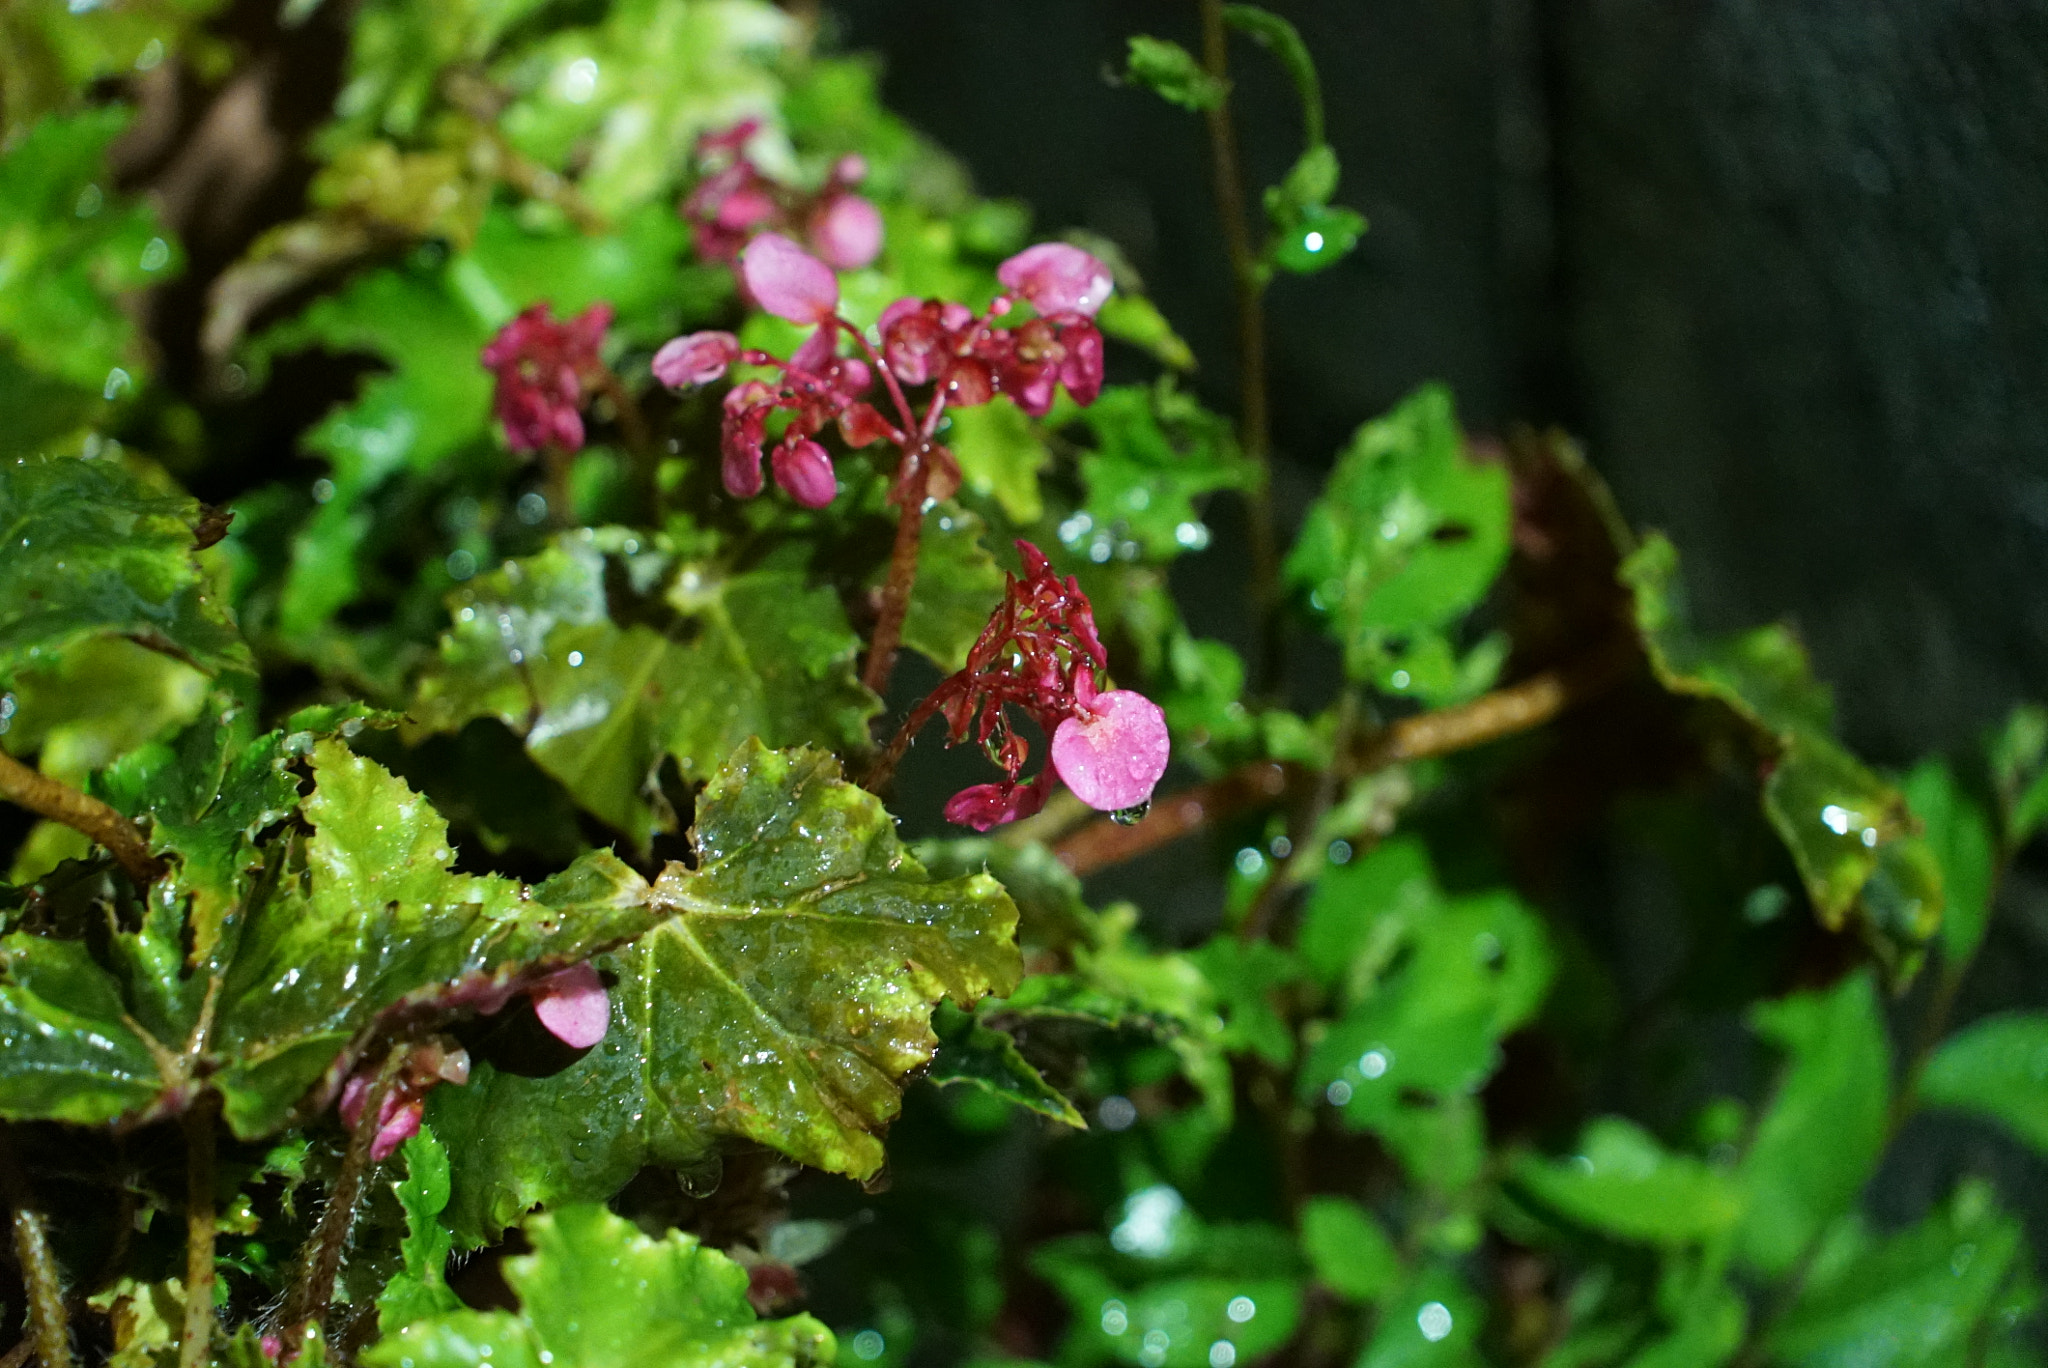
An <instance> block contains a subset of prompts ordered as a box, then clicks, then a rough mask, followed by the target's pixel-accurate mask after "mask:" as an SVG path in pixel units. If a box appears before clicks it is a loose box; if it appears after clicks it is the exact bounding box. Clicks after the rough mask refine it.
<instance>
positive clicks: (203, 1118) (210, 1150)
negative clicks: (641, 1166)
mask: <svg viewBox="0 0 2048 1368" xmlns="http://www.w3.org/2000/svg"><path fill="white" fill-rule="evenodd" d="M219 1112H220V1095H219V1094H218V1093H214V1092H211V1091H208V1092H206V1093H203V1094H201V1096H200V1099H199V1101H197V1102H196V1103H194V1104H193V1105H192V1108H191V1110H189V1111H187V1112H186V1113H185V1120H184V1129H185V1330H184V1333H183V1334H182V1335H180V1336H179V1338H178V1368H204V1365H205V1364H206V1363H207V1362H208V1356H207V1350H208V1347H209V1346H210V1344H211V1341H212V1339H213V1246H214V1234H215V1221H214V1206H213V1183H214V1177H213V1169H214V1153H215V1151H214V1133H213V1121H214V1117H215V1116H216V1115H218V1114H219Z"/></svg>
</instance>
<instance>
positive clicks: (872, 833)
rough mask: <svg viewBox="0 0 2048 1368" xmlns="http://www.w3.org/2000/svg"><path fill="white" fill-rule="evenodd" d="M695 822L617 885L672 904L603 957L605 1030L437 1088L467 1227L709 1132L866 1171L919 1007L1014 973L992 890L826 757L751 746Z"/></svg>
mask: <svg viewBox="0 0 2048 1368" xmlns="http://www.w3.org/2000/svg"><path fill="white" fill-rule="evenodd" d="M695 837H696V850H697V860H698V864H697V867H696V868H695V869H689V868H686V867H684V866H683V865H681V864H670V865H669V866H668V868H667V869H666V870H665V871H664V872H663V873H662V875H661V877H660V878H659V879H658V880H657V881H655V883H654V884H652V885H651V886H642V887H641V888H639V889H637V890H629V889H623V888H622V889H621V890H620V891H619V896H620V897H621V898H622V899H633V898H637V899H638V900H639V901H640V903H641V905H644V906H646V907H647V908H649V909H651V910H652V911H653V912H654V913H656V914H657V915H659V916H662V917H665V918H667V919H666V920H665V921H663V922H662V923H661V924H660V925H659V926H658V927H657V928H656V929H655V930H654V931H652V932H651V933H649V934H648V935H646V936H645V937H643V938H642V939H641V940H640V941H639V942H637V943H636V944H635V945H633V946H632V947H630V948H628V949H626V950H623V951H621V952H618V953H616V954H612V955H608V956H605V957H603V958H602V959H601V960H600V961H599V963H600V965H601V967H602V968H603V970H604V973H605V975H606V977H607V979H608V980H610V981H611V983H612V987H611V1004H612V1021H611V1030H610V1033H609V1034H608V1035H607V1036H606V1038H605V1040H604V1042H603V1044H601V1045H599V1046H598V1047H596V1048H595V1049H593V1050H591V1051H589V1052H588V1053H586V1054H584V1055H583V1056H582V1057H581V1058H579V1059H577V1060H576V1061H575V1062H574V1063H571V1064H569V1065H568V1066H567V1067H566V1068H562V1069H560V1070H559V1071H556V1072H551V1073H547V1074H545V1075H543V1076H532V1077H529V1076H522V1075H521V1074H519V1073H514V1072H510V1071H506V1070H502V1069H494V1068H492V1067H490V1066H489V1065H487V1064H485V1065H480V1066H479V1067H478V1069H477V1072H476V1075H475V1077H474V1078H473V1079H472V1080H471V1082H470V1084H469V1086H468V1087H466V1088H461V1089H442V1090H440V1091H439V1092H437V1093H436V1095H435V1097H434V1099H433V1108H432V1110H431V1113H430V1114H431V1116H432V1118H433V1120H434V1124H435V1125H436V1127H437V1128H438V1129H439V1130H440V1132H441V1133H442V1134H443V1135H444V1136H445V1137H447V1140H448V1144H449V1147H450V1151H451V1153H452V1154H453V1156H454V1159H455V1164H456V1171H455V1198H454V1205H453V1208H452V1216H453V1221H454V1226H455V1229H456V1230H457V1231H458V1232H459V1233H460V1234H461V1235H462V1237H463V1238H465V1239H468V1240H475V1239H479V1238H482V1237H484V1236H486V1235H488V1234H490V1233H491V1232H494V1231H496V1230H497V1229H499V1228H500V1227H502V1226H504V1225H505V1224H507V1223H509V1222H511V1221H513V1220H515V1219H516V1218H517V1217H518V1215H519V1213H521V1212H523V1211H524V1210H526V1209H527V1207H528V1206H530V1205H531V1204H532V1203H534V1202H536V1201H559V1200H575V1199H584V1198H591V1197H608V1196H610V1195H611V1193H612V1192H613V1191H614V1190H616V1189H617V1188H618V1187H619V1185H621V1184H622V1183H624V1182H625V1180H626V1179H627V1178H629V1177H631V1176H632V1174H633V1173H634V1172H635V1171H636V1170H637V1169H638V1168H639V1167H640V1165H641V1164H642V1163H645V1162H648V1161H650V1160H656V1161H661V1162H666V1163H671V1164H679V1163H684V1162H688V1161H691V1160H695V1159H697V1158H700V1157H702V1156H703V1155H704V1154H705V1153H706V1152H707V1151H709V1150H710V1149H711V1148H712V1147H713V1145H714V1144H715V1142H716V1140H717V1138H718V1137H719V1136H722V1135H731V1136H738V1137H744V1138H746V1139H750V1140H755V1141H758V1142H760V1143H762V1144H765V1145H769V1146H772V1147H774V1148H776V1149H779V1150H781V1151H782V1152H783V1153H785V1154H787V1155H789V1156H791V1157H792V1158H794V1159H797V1160H799V1161H801V1162H803V1163H807V1164H811V1165H814V1166H816V1167H819V1168H825V1169H830V1170H833V1171H835V1172H840V1173H847V1174H850V1175H853V1176H856V1177H863V1178H864V1177H867V1176H868V1175H870V1174H872V1173H874V1172H875V1170H876V1169H877V1168H879V1167H880V1165H881V1162H882V1146H881V1141H880V1140H879V1139H878V1138H877V1135H876V1132H877V1131H879V1130H880V1129H881V1127H882V1126H883V1125H885V1124H886V1123H887V1122H888V1121H889V1120H890V1119H891V1118H892V1117H894V1116H895V1114H896V1111H897V1108H898V1106H899V1105H900V1099H899V1091H898V1089H899V1080H901V1078H902V1077H903V1075H904V1074H906V1073H908V1072H909V1071H910V1070H912V1069H914V1068H917V1067H919V1066H920V1065H923V1064H925V1063H926V1062H928V1061H929V1060H930V1059H931V1057H932V1055H933V1053H934V1051H935V1050H936V1049H937V1046H938V1040H937V1037H936V1036H935V1035H934V1034H933V1031H932V1027H931V1014H932V1008H933V1005H934V1004H935V1003H937V1002H938V1000H939V999H940V998H942V997H949V998H951V999H952V1000H953V1001H954V1002H955V1003H956V1004H958V1005H961V1006H970V1005H972V1004H973V1003H974V1001H975V1000H977V999H978V998H980V997H982V996H983V995H984V994H988V993H996V994H1003V993H1007V992H1009V991H1010V990H1011V989H1012V988H1014V987H1015V985H1016V982H1017V977H1018V973H1019V969H1020V965H1019V960H1018V955H1017V950H1016V945H1015V941H1014V936H1015V932H1016V922H1017V911H1016V906H1015V904H1013V903H1012V902H1011V901H1010V899H1009V896H1008V895H1007V894H1006V893H1004V892H1003V890H1002V887H1001V885H999V884H997V883H996V882H995V880H993V879H991V878H990V877H989V876H987V875H986V874H977V875H969V876H966V877H963V878H958V879H952V880H947V881H944V882H935V881H933V880H931V879H930V878H929V877H928V876H927V875H926V873H925V871H924V869H923V867H922V866H921V865H919V864H918V862H917V861H916V860H915V859H914V858H912V857H911V855H910V854H909V852H907V851H906V850H904V849H903V847H902V846H901V844H900V843H899V842H898V841H897V839H896V834H895V829H894V824H893V823H892V822H891V821H890V819H889V816H888V814H887V813H886V812H884V811H883V809H882V806H881V804H880V803H879V802H878V801H876V800H875V798H874V797H873V796H872V795H870V794H868V793H866V792H864V791H862V790H861V789H858V788H855V787H854V786H853V785H851V784H849V783H847V782H846V781H845V780H844V779H843V778H842V777H841V775H840V770H839V765H838V763H837V761H835V760H833V759H832V758H831V757H830V756H828V755H825V754H823V753H821V752H817V751H808V750H791V751H771V750H768V749H767V748H765V747H763V746H762V745H760V744H759V743H758V742H748V743H747V744H746V745H744V746H742V747H741V748H740V749H739V751H738V752H737V753H736V754H735V755H734V756H733V757H732V759H731V760H730V761H729V762H728V763H727V765H726V766H725V767H724V768H723V769H721V770H720V771H719V773H718V774H717V776H716V777H714V778H713V780H712V782H711V784H710V785H709V787H707V788H706V789H705V790H704V792H703V793H702V794H701V795H700V796H699V798H698V800H697V823H696V829H695ZM544 894H545V889H543V895H544Z"/></svg>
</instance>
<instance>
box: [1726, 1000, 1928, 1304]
mask: <svg viewBox="0 0 2048 1368" xmlns="http://www.w3.org/2000/svg"><path fill="white" fill-rule="evenodd" d="M1751 1024H1752V1025H1753V1026H1754V1027H1755V1029H1756V1030H1757V1032H1758V1034H1760V1035H1762V1036H1763V1037H1764V1038H1765V1039H1767V1040H1769V1041H1771V1042H1772V1043H1774V1044H1776V1045H1777V1046H1778V1047H1779V1048H1781V1049H1783V1050H1784V1051H1785V1052H1786V1056H1787V1058H1786V1064H1785V1071H1784V1074H1783V1076H1782V1077H1781V1079H1780V1080H1779V1083H1778V1088H1777V1092H1776V1094H1775V1095H1774V1096H1773V1097H1772V1099H1771V1104H1770V1107H1769V1109H1768V1110H1767V1111H1765V1113H1764V1114H1763V1116H1762V1118H1761V1119H1760V1120H1759V1121H1758V1123H1757V1128H1756V1137H1755V1139H1754V1140H1753V1141H1752V1142H1751V1144H1750V1147H1749V1152H1748V1153H1747V1154H1746V1155H1744V1156H1743V1160H1742V1167H1741V1173H1740V1177H1741V1182H1742V1186H1743V1188H1744V1190H1745V1193H1746V1196H1747V1203H1748V1207H1747V1211H1746V1213H1745V1215H1744V1218H1743V1221H1742V1224H1741V1226H1740V1227H1739V1228H1738V1230H1737V1232H1736V1239H1737V1248H1738V1250H1739V1251H1740V1252H1741V1253H1742V1255H1743V1256H1744V1257H1745V1258H1747V1259H1748V1261H1749V1262H1750V1263H1752V1264H1753V1265H1755V1266H1756V1267H1757V1268H1759V1269H1761V1270H1762V1271H1764V1272H1766V1273H1772V1274H1777V1273H1783V1272H1784V1271H1785V1270H1787V1269H1789V1268H1791V1267H1792V1266H1793V1264H1794V1263H1796V1262H1797V1261H1798V1259H1799V1257H1800V1255H1801V1254H1802V1253H1803V1252H1804V1251H1805V1249H1806V1248H1807V1245H1808V1244H1809V1242H1810V1241H1812V1240H1813V1239H1814V1238H1815V1237H1816V1236H1817V1235H1818V1234H1819V1233H1820V1232H1821V1230H1822V1229H1823V1227H1825V1226H1826V1225H1827V1223H1828V1222H1830V1221H1832V1220H1833V1219H1834V1218H1835V1217H1836V1216H1838V1215H1840V1214H1841V1213H1842V1212H1844V1211H1846V1210H1848V1209H1849V1207H1850V1206H1851V1205H1852V1204H1853V1203H1854V1202H1855V1200H1856V1197H1857V1195H1858V1194H1859V1193H1860V1192H1862V1190H1863V1185H1864V1183H1866V1182H1867V1181H1869V1178H1870V1175H1871V1173H1872V1172H1874V1171H1875V1170H1876V1168H1877V1161H1878V1158H1879V1156H1880V1155H1881V1154H1882V1153H1883V1151H1884V1142H1885V1134H1886V1127H1887V1123H1888V1119H1889V1111H1890V1081H1891V1052H1890V1050H1889V1049H1888V1047H1887V1045H1886V1041H1885V1029H1884V1018H1883V1016H1882V1015H1881V1014H1880V1013H1879V1011H1878V1003H1877V986H1876V983H1875V981H1874V980H1873V979H1872V977H1871V975H1870V973H1869V972H1868V971H1867V970H1866V971H1859V972H1857V973H1854V974H1851V975H1849V976H1848V977H1847V978H1845V979H1843V980H1842V981H1841V982H1840V983H1839V984H1837V985H1835V986H1834V987H1833V988H1829V989H1824V990H1820V991H1817V992H1810V993H1797V994H1794V995H1793V996H1791V997H1786V998H1781V999H1779V1000H1778V1001H1776V1002H1767V1003H1764V1004H1763V1005H1761V1006H1759V1007H1758V1008H1757V1009H1756V1010H1755V1011H1754V1012H1753V1013H1752V1015H1751Z"/></svg>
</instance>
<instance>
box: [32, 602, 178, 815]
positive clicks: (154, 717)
mask: <svg viewBox="0 0 2048 1368" xmlns="http://www.w3.org/2000/svg"><path fill="white" fill-rule="evenodd" d="M12 683H13V688H12V690H11V692H12V693H13V694H14V702H15V710H14V715H13V717H12V718H11V719H10V720H9V724H8V726H7V730H6V745H7V749H8V750H9V751H10V752H11V753H13V754H15V755H17V756H26V755H35V754H38V753H40V759H39V761H38V767H39V768H40V769H41V770H42V772H43V773H45V774H48V775H51V776H52V777H54V778H58V779H62V780H63V781H64V782H66V783H68V784H71V785H72V786H74V787H82V786H83V785H84V784H85V782H86V779H87V776H89V775H90V774H92V773H93V772H94V771H95V770H102V769H105V768H106V767H107V766H108V765H111V764H112V763H114V761H116V760H118V759H119V758H120V757H122V756H124V755H126V754H128V753H129V752H130V751H132V750H134V749H135V748H136V747H138V746H141V745H143V744H144V743H145V742H148V741H152V740H155V739H156V738H157V737H158V736H160V735H162V734H164V733H165V732H168V731H173V730H175V729H177V728H179V727H182V726H183V725H184V724H186V723H188V722H190V721H191V720H192V719H193V718H194V717H196V716H197V715H198V713H199V710H200V709H201V708H202V707H204V706H205V703H206V694H207V678H206V674H205V673H204V672H203V671H201V670H198V669H195V668H193V667H192V666H190V665H187V664H186V663H185V662H184V661H182V660H179V659H177V658H175V657H173V656H168V655H165V654H163V653H162V652H161V651H152V650H150V649H148V648H147V647H144V646H139V645H137V644H136V643H135V642H133V641H130V640H128V639H126V638H125V637H99V638H88V639H87V640H84V641H80V642H78V643H76V644H75V645H73V646H71V647H70V648H68V649H67V650H64V651H62V652H60V653H59V654H58V655H57V657H56V658H55V660H53V661H51V662H50V664H49V666H48V667H47V668H43V669H25V670H22V671H20V672H18V673H17V674H16V675H15V677H14V679H13V681H12Z"/></svg>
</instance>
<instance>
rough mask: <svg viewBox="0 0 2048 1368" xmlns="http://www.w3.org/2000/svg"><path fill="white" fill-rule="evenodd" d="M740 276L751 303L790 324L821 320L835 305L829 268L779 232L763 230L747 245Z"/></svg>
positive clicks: (834, 281)
mask: <svg viewBox="0 0 2048 1368" xmlns="http://www.w3.org/2000/svg"><path fill="white" fill-rule="evenodd" d="M740 277H741V278H742V279H743V280H745V281H746V283H747V290H748V291H749V292H750V293H751V294H752V295H753V296H754V299H755V302H757V303H758V304H760V306H761V307H762V308H764V309H766V310H767V311H768V312H769V313H772V314H774V315H775V316H776V317H777V318H786V319H788V320H789V321H790V322H792V323H822V322H824V321H825V320H826V319H828V318H830V317H831V316H832V311H833V310H834V309H837V308H838V307H839V279H838V277H836V276H834V275H833V274H832V268H831V267H830V266H827V265H826V264H825V263H824V262H822V261H820V260H818V259H817V258H816V257H814V256H812V255H811V254H810V253H809V252H806V251H805V250H804V249H803V248H801V247H799V246H797V245H796V244H795V243H794V242H791V241H790V240H789V239H788V238H786V237H784V236H782V234H780V233H763V234H761V236H759V237H757V238H755V239H754V240H753V241H752V242H750V243H748V244H747V250H746V251H744V252H742V253H740Z"/></svg>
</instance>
